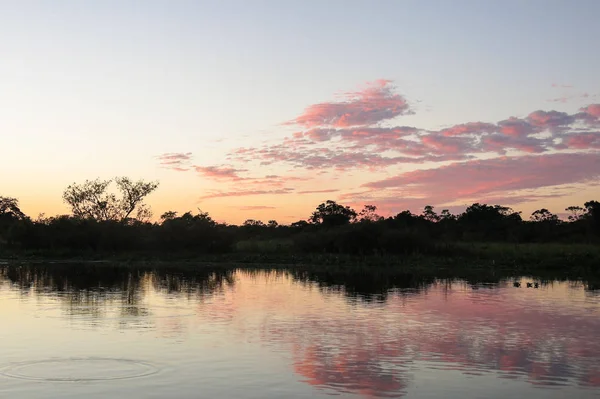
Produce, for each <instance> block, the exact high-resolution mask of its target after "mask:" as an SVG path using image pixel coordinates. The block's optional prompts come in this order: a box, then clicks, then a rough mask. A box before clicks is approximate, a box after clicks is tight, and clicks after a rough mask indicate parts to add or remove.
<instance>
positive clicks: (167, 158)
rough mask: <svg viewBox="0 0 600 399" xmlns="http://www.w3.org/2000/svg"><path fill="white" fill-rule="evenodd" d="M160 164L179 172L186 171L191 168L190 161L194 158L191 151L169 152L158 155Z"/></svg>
mask: <svg viewBox="0 0 600 399" xmlns="http://www.w3.org/2000/svg"><path fill="white" fill-rule="evenodd" d="M157 158H158V161H159V164H160V165H161V166H162V167H164V168H167V169H172V170H175V171H178V172H186V171H188V170H189V163H190V161H191V159H192V153H191V152H167V153H164V154H162V155H159V156H158V157H157Z"/></svg>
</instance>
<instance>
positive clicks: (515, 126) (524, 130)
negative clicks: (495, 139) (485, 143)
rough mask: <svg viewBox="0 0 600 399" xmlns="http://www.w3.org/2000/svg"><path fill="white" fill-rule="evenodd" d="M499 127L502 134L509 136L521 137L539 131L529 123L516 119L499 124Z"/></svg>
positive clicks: (512, 118)
mask: <svg viewBox="0 0 600 399" xmlns="http://www.w3.org/2000/svg"><path fill="white" fill-rule="evenodd" d="M498 127H499V130H500V132H501V133H502V134H506V135H507V136H517V137H521V136H527V135H530V134H533V133H536V132H537V129H536V128H535V127H534V126H532V125H531V124H530V123H529V122H527V121H525V120H523V119H519V118H515V117H511V118H508V119H506V120H503V121H500V122H498Z"/></svg>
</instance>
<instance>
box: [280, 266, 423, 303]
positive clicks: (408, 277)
mask: <svg viewBox="0 0 600 399" xmlns="http://www.w3.org/2000/svg"><path fill="white" fill-rule="evenodd" d="M289 273H290V275H291V276H292V277H293V278H294V279H295V280H297V281H299V282H301V283H308V284H317V285H318V286H319V288H321V289H323V290H327V291H333V292H344V293H345V294H346V295H347V296H348V297H350V298H360V299H362V300H365V301H385V300H386V298H387V297H388V295H389V293H390V291H392V290H402V291H401V292H402V293H406V294H410V293H411V292H412V293H418V292H420V291H421V290H425V289H427V286H428V285H430V284H431V283H433V281H434V280H435V279H434V278H433V277H432V276H431V275H424V274H416V273H377V272H374V271H371V272H365V271H363V272H354V271H338V272H334V271H308V270H299V271H290V272H289Z"/></svg>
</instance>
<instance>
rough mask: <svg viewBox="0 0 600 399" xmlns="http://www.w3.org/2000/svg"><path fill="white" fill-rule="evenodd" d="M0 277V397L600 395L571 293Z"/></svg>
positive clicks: (429, 285)
mask: <svg viewBox="0 0 600 399" xmlns="http://www.w3.org/2000/svg"><path fill="white" fill-rule="evenodd" d="M517 280H520V281H521V282H522V285H521V287H515V286H514V284H513V283H514V281H515V280H514V279H510V280H500V281H499V282H496V283H493V284H473V283H466V282H464V281H461V280H453V281H449V280H436V279H426V280H423V279H419V278H416V277H415V276H410V275H402V276H395V277H394V278H385V279H384V278H380V279H375V278H374V277H369V276H361V277H354V278H343V277H340V276H330V275H321V276H318V275H311V276H309V275H298V274H291V273H288V272H281V271H279V272H273V271H253V272H248V271H239V270H238V271H219V272H203V273H193V272H182V271H177V270H176V269H163V270H132V269H119V268H115V267H109V266H89V265H88V266H81V265H71V266H60V265H47V266H44V265H37V266H29V267H25V266H21V267H17V266H9V265H0V397H3V398H4V397H6V398H9V397H10V398H12V397H15V398H17V397H18V398H24V399H29V398H82V397H85V398H113V397H114V398H116V397H119V398H120V397H125V398H131V399H133V398H314V397H323V398H325V397H330V396H331V395H338V396H341V397H343V398H377V397H385V398H398V397H407V398H417V397H418V398H427V397H436V398H439V397H444V398H465V397H468V398H476V397H478V398H507V397H529V398H564V397H577V398H588V397H599V396H600V339H599V337H600V292H599V291H595V290H593V289H590V288H593V287H588V286H586V284H585V283H582V282H576V281H563V282H558V281H551V282H548V281H546V282H542V283H541V284H540V285H539V288H533V287H531V288H527V286H526V282H529V281H533V279H531V278H522V279H517Z"/></svg>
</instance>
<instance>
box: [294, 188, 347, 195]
mask: <svg viewBox="0 0 600 399" xmlns="http://www.w3.org/2000/svg"><path fill="white" fill-rule="evenodd" d="M338 191H340V190H338V189H335V188H332V189H329V190H305V191H298V193H297V194H321V193H337V192H338Z"/></svg>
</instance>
